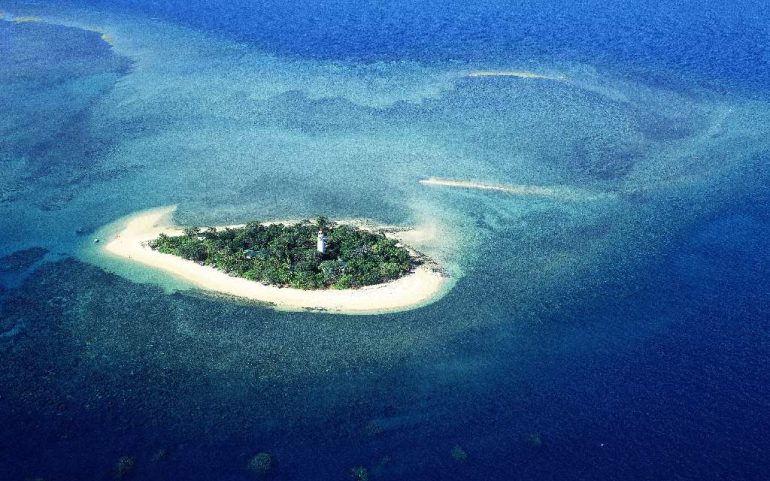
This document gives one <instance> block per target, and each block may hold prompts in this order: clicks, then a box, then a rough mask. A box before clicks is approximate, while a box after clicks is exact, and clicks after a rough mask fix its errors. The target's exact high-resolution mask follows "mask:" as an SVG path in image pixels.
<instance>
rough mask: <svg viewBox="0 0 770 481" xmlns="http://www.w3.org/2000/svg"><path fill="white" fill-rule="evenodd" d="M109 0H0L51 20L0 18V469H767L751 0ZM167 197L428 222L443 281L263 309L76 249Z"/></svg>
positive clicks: (98, 475)
mask: <svg viewBox="0 0 770 481" xmlns="http://www.w3.org/2000/svg"><path fill="white" fill-rule="evenodd" d="M106 3H107V2H102V3H101V4H100V2H83V3H77V4H76V3H75V2H68V3H67V4H66V6H62V4H61V3H58V2H57V3H56V4H54V3H53V2H41V3H36V4H34V5H31V4H23V3H20V2H0V11H2V12H5V13H6V15H8V16H9V17H12V16H15V15H24V16H33V15H34V16H39V17H41V18H42V19H43V20H45V23H37V22H25V23H15V22H8V21H0V100H1V101H2V102H1V103H0V105H2V112H3V115H2V116H0V162H2V176H0V230H1V231H2V232H3V236H2V238H0V256H5V255H11V254H12V253H16V254H15V255H14V256H13V257H12V258H4V260H3V262H2V263H0V285H2V290H0V295H1V296H2V310H0V361H2V364H3V366H4V369H3V370H2V373H1V374H0V388H1V389H0V421H1V422H0V478H2V479H34V478H35V477H37V476H42V477H44V478H45V479H47V480H56V479H64V480H69V479H114V474H115V473H114V472H113V469H114V465H115V463H116V462H117V461H118V459H119V458H120V457H121V456H135V457H136V464H135V469H134V470H133V472H132V473H131V474H130V476H131V478H132V479H137V480H142V479H147V480H155V479H158V480H160V479H170V478H178V479H186V480H199V479H200V480H208V479H218V480H246V479H254V475H253V473H250V472H249V471H248V470H247V469H246V465H247V463H248V461H249V459H250V458H251V457H252V456H253V455H254V454H256V453H257V452H259V451H268V452H270V453H272V454H274V456H275V459H276V460H277V463H278V467H277V468H276V470H275V473H274V475H275V478H276V479H292V480H293V479H297V480H298V479H346V478H347V476H348V472H349V469H350V468H352V467H354V466H366V467H367V469H368V470H369V476H370V479H383V480H391V479H393V480H395V479H518V478H521V479H532V478H539V479H640V480H646V479H700V480H703V479H763V477H764V476H765V475H766V472H767V470H766V468H767V465H766V464H767V461H766V459H767V458H768V453H769V452H770V449H769V448H770V443H769V442H768V441H767V439H766V438H767V432H768V428H770V395H768V393H767V388H766V385H767V383H768V381H770V374H768V369H767V367H768V361H769V360H770V329H769V328H768V324H767V319H768V314H770V312H769V311H770V307H769V306H770V304H769V302H768V301H769V300H770V292H769V291H768V288H767V286H766V279H767V278H768V274H770V255H768V253H769V252H770V250H769V248H770V245H769V244H770V241H768V233H770V223H769V222H770V219H768V213H767V207H768V195H769V194H768V190H767V186H768V179H769V178H770V172H768V160H769V157H770V155H769V154H768V152H770V149H769V147H770V140H768V139H770V137H768V135H767V134H768V132H770V104H768V96H767V88H768V87H769V86H768V84H767V79H768V78H770V76H768V75H767V73H768V51H767V45H768V44H770V43H769V42H770V39H769V38H768V36H769V35H770V33H769V32H768V29H767V25H766V24H763V23H762V22H763V20H762V19H766V18H767V16H766V15H764V14H765V13H767V12H765V10H766V7H765V6H764V5H762V4H760V3H758V2H741V5H740V8H738V7H735V6H731V8H728V7H720V6H716V5H711V6H709V5H705V6H703V5H699V6H696V5H692V6H686V5H685V6H679V7H675V8H674V7H670V6H667V5H663V4H661V5H658V6H656V7H655V8H653V7H652V6H649V5H626V6H624V7H623V8H622V9H621V8H620V7H617V8H610V7H606V6H598V5H592V4H582V5H581V6H572V5H565V4H562V3H556V2H550V3H547V2H539V3H538V2H536V3H530V4H527V5H522V4H515V5H513V4H504V3H502V2H486V3H480V4H475V5H474V6H473V7H461V6H457V5H451V4H449V5H443V4H442V5H437V4H430V3H429V2H415V3H411V2H410V3H409V4H404V3H399V2H394V3H388V4H384V5H380V6H361V5H353V4H346V3H338V4H335V6H333V7H331V6H328V7H323V8H322V7H319V6H306V5H298V4H294V3H290V2H282V3H281V4H280V5H276V4H270V3H268V4H262V5H261V6H254V5H251V4H249V3H247V2H228V4H227V5H224V2H206V3H205V5H203V4H201V3H200V2H191V3H189V4H187V3H186V4H184V5H182V4H175V3H164V4H163V5H160V6H159V5H156V4H154V3H153V2H138V1H131V2H129V1H123V2H109V5H106ZM763 15H764V16H763ZM764 21H766V20H764ZM92 30H96V31H92ZM102 33H106V34H107V35H108V36H109V38H108V40H110V41H111V43H112V46H111V45H110V43H108V42H106V41H105V40H104V39H103V38H102ZM494 69H502V70H510V69H515V70H531V71H535V72H538V73H546V74H553V75H564V76H565V77H566V80H565V81H549V80H533V79H529V80H528V79H517V78H468V77H467V73H468V72H470V71H474V70H494ZM430 176H436V177H446V178H457V179H473V180H479V181H486V182H494V183H505V184H515V185H520V184H522V185H537V186H563V187H566V188H568V189H574V190H575V191H580V192H584V191H588V192H594V193H600V194H603V195H601V196H598V198H595V197H594V198H590V199H583V200H581V199H575V198H574V196H568V197H565V198H563V199H560V198H553V197H549V198H542V197H536V196H534V197H532V196H512V195H506V194H504V193H495V192H484V191H472V190H457V189H450V188H440V187H431V186H425V185H421V184H419V183H418V181H419V180H420V179H424V178H426V177H430ZM168 204H179V211H178V216H177V220H178V221H179V222H180V223H186V222H196V223H201V224H208V223H210V224H223V223H235V222H241V221H245V220H249V219H251V218H254V217H260V218H264V219H270V218H296V217H302V216H312V215H315V214H317V213H319V212H325V213H328V214H329V215H332V216H341V217H369V218H372V219H375V220H378V221H380V222H386V223H401V224H405V225H410V224H411V225H425V224H428V225H431V226H434V227H435V228H436V229H437V231H438V232H440V233H441V237H440V238H441V241H440V242H439V243H438V245H437V246H436V247H435V252H434V254H435V255H436V256H438V257H440V258H441V259H442V260H444V261H445V262H446V263H447V264H449V265H450V266H451V269H452V270H453V271H454V272H455V274H456V275H457V276H458V277H459V279H458V283H457V286H456V287H455V288H454V289H453V290H452V291H451V292H450V293H449V294H448V295H447V296H446V297H444V298H443V299H442V300H440V301H439V302H437V303H435V304H433V305H430V306H428V307H425V308H422V309H419V310H416V311H412V312H405V313H401V314H391V315H384V316H374V317H340V316H330V315H323V314H287V313H278V312H274V311H272V310H269V309H264V308H259V307H253V306H244V305H238V304H234V303H227V302H220V301H216V300H212V299H210V298H207V297H204V296H201V295H199V294H196V293H191V292H178V293H174V294H168V293H167V292H166V291H165V290H164V286H159V285H157V284H136V283H132V282H130V281H128V280H125V279H124V278H122V277H120V276H116V275H114V274H111V273H107V272H104V271H102V270H100V269H99V268H97V267H94V266H91V265H89V264H87V263H85V262H83V261H81V260H78V259H82V258H83V257H84V256H83V255H82V249H83V248H84V246H87V245H88V244H89V243H90V235H89V233H90V232H91V231H93V230H94V229H96V228H98V227H100V226H102V225H104V224H106V223H108V222H111V221H113V220H114V219H116V218H118V217H120V216H123V215H126V214H129V213H131V212H134V211H136V210H140V209H144V208H151V207H157V206H160V205H168ZM30 248H42V249H45V250H46V251H47V253H45V254H43V252H44V251H42V250H40V249H38V250H35V251H26V253H25V252H22V253H19V251H20V250H23V249H30ZM25 254H26V255H25ZM165 287H167V286H165ZM535 433H538V437H539V439H540V440H541V441H542V443H541V444H540V445H538V444H539V443H537V442H534V441H533V439H535V437H533V434H535ZM455 445H460V446H461V447H462V448H463V449H464V451H465V452H466V453H467V460H465V461H464V462H458V461H456V460H454V459H453V458H452V456H451V455H450V450H451V449H452V448H453V446H455ZM161 449H162V450H165V452H166V455H164V456H161V458H162V459H154V458H156V457H158V456H156V454H157V453H158V451H159V450H161ZM386 457H387V458H388V459H389V461H388V462H383V459H384V458H386Z"/></svg>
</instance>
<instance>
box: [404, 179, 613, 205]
mask: <svg viewBox="0 0 770 481" xmlns="http://www.w3.org/2000/svg"><path fill="white" fill-rule="evenodd" d="M419 182H420V183H421V184H423V185H434V186H442V187H456V188H461V189H478V190H494V191H497V192H504V193H506V194H511V195H517V196H522V197H547V198H553V199H559V200H568V201H578V202H581V201H594V200H602V199H608V198H612V197H614V194H609V193H598V192H591V191H586V190H580V189H574V188H571V187H565V186H542V185H510V184H495V183H488V182H478V181H475V180H460V179H442V178H439V177H428V178H427V179H422V180H420V181H419Z"/></svg>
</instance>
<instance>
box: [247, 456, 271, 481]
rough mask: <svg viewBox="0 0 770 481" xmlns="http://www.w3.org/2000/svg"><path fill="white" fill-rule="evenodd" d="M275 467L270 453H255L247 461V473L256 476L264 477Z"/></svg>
mask: <svg viewBox="0 0 770 481" xmlns="http://www.w3.org/2000/svg"><path fill="white" fill-rule="evenodd" d="M274 466H275V462H274V461H273V457H272V456H271V455H270V453H264V452H263V453H257V454H256V455H255V456H254V457H253V458H251V460H250V461H249V465H248V468H249V471H251V472H253V473H255V474H257V475H258V476H266V475H267V474H269V473H270V472H271V471H272V470H273V468H274Z"/></svg>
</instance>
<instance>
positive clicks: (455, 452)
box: [449, 444, 468, 462]
mask: <svg viewBox="0 0 770 481" xmlns="http://www.w3.org/2000/svg"><path fill="white" fill-rule="evenodd" d="M449 455H450V456H452V459H454V460H455V461H459V462H463V461H467V460H468V453H466V452H465V450H464V449H463V448H462V447H461V446H460V445H459V444H455V445H454V446H453V447H452V449H451V450H450V451H449Z"/></svg>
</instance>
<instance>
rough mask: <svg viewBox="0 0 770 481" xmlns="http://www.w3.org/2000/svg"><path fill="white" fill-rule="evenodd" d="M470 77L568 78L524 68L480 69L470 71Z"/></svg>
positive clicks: (561, 79)
mask: <svg viewBox="0 0 770 481" xmlns="http://www.w3.org/2000/svg"><path fill="white" fill-rule="evenodd" d="M468 77H517V78H525V79H541V80H557V81H564V80H567V76H566V75H543V74H539V73H535V72H526V71H523V70H507V71H491V70H478V71H474V72H470V73H468Z"/></svg>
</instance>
